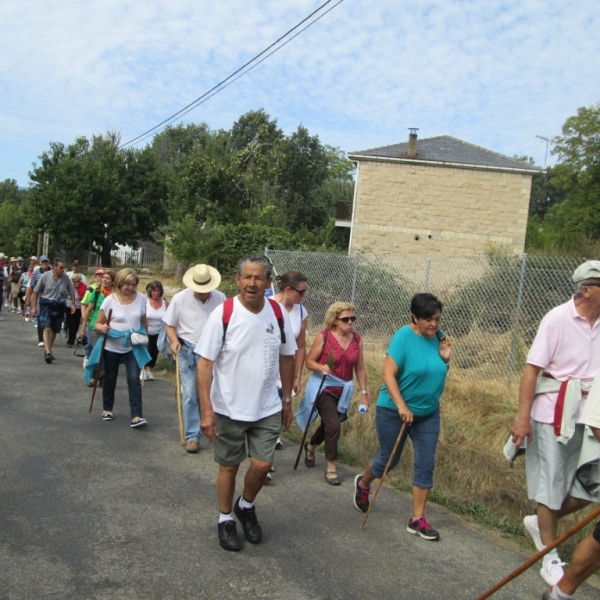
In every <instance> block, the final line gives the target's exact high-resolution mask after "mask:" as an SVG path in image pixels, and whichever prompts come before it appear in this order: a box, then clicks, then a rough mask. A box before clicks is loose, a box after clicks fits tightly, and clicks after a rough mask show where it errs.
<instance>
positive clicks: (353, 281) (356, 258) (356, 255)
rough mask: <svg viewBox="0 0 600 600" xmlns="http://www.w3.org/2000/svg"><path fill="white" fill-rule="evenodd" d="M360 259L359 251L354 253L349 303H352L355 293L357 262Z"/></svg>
mask: <svg viewBox="0 0 600 600" xmlns="http://www.w3.org/2000/svg"><path fill="white" fill-rule="evenodd" d="M359 261H360V252H357V253H356V254H355V255H354V273H353V274H352V291H351V292H350V304H354V296H355V295H356V279H357V277H358V263H359Z"/></svg>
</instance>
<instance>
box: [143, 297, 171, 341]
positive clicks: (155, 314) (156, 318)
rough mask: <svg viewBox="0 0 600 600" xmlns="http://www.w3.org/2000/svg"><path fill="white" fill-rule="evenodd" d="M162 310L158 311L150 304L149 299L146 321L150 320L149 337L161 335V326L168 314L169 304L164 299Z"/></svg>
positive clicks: (162, 299)
mask: <svg viewBox="0 0 600 600" xmlns="http://www.w3.org/2000/svg"><path fill="white" fill-rule="evenodd" d="M161 301H162V303H161V305H160V308H159V309H158V310H157V309H156V308H154V306H152V304H150V298H148V300H147V302H148V307H147V308H146V319H148V335H158V334H159V333H160V324H161V323H162V319H163V317H164V316H165V313H166V312H167V303H166V302H165V299H164V298H161Z"/></svg>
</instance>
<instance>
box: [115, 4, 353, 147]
mask: <svg viewBox="0 0 600 600" xmlns="http://www.w3.org/2000/svg"><path fill="white" fill-rule="evenodd" d="M343 1H344V0H338V1H337V2H336V4H334V5H333V6H332V7H330V8H329V9H328V10H326V11H325V12H324V13H323V14H321V15H319V16H318V17H317V18H316V19H314V20H313V21H311V22H310V23H308V24H307V25H306V26H305V27H303V28H302V29H301V30H300V31H298V32H297V33H296V34H294V35H293V36H292V37H291V38H290V39H288V40H286V41H285V42H284V43H283V44H281V45H280V46H278V47H277V48H274V46H277V45H278V44H279V43H280V42H281V41H282V40H284V39H285V38H286V37H288V36H289V35H290V33H292V32H293V31H295V30H296V29H298V28H299V27H300V26H302V25H303V24H304V23H306V21H308V20H309V19H311V18H312V17H313V16H314V15H315V14H317V13H318V12H319V11H321V10H322V9H323V8H325V6H327V5H328V4H330V3H331V2H333V0H327V1H326V2H325V3H323V4H322V5H321V6H319V7H318V8H317V9H316V10H314V11H313V12H312V13H310V14H309V15H308V16H307V17H305V18H304V19H302V20H301V21H300V22H299V23H297V24H296V25H295V26H294V27H292V28H291V29H290V30H288V31H287V32H286V33H284V34H283V35H282V36H281V37H280V38H278V39H277V40H276V41H274V42H273V43H272V44H270V45H269V46H267V47H266V48H265V49H264V50H263V51H262V52H259V53H258V54H257V55H256V56H254V57H253V58H252V59H250V60H249V61H248V62H246V63H244V64H243V65H242V66H241V67H239V68H238V69H236V70H235V71H234V72H233V73H231V75H229V76H228V77H226V78H225V79H223V80H222V81H220V82H219V83H218V84H216V85H215V86H213V87H212V88H211V89H210V90H208V91H207V92H205V93H204V94H202V95H201V96H199V97H198V98H196V99H195V100H194V101H193V102H190V103H189V104H188V105H187V106H184V107H183V108H182V109H181V110H179V111H177V112H176V113H175V114H173V115H171V116H170V117H168V118H167V119H165V120H164V121H161V122H160V123H159V124H158V125H155V126H154V127H152V128H151V129H148V130H147V131H145V132H144V133H141V134H140V135H138V136H137V137H135V138H133V139H131V140H129V141H128V142H125V143H124V144H121V145H120V146H119V147H120V148H124V147H126V146H129V145H131V144H134V143H136V142H138V143H139V142H141V141H143V140H144V139H146V138H147V137H149V136H150V135H151V134H152V133H154V132H156V131H157V130H159V129H164V127H166V125H168V124H169V123H170V122H172V121H173V120H175V119H176V118H177V117H179V116H184V115H186V114H187V113H189V112H190V111H192V110H194V109H195V108H197V107H198V106H200V105H201V104H204V102H206V101H207V100H209V99H210V98H212V97H213V96H214V95H216V94H218V93H219V92H221V91H222V90H224V89H225V88H226V87H228V86H230V85H231V84H232V83H233V82H234V81H237V80H238V79H239V78H240V77H241V76H242V75H245V74H246V73H248V72H249V71H251V70H252V69H254V67H257V66H258V65H259V64H260V63H262V62H263V61H265V60H266V59H267V58H269V56H272V55H273V54H274V53H275V52H277V51H278V50H281V48H283V47H284V46H285V45H287V44H288V43H289V42H291V41H292V40H293V39H294V38H295V37H297V36H298V35H300V34H301V33H302V32H303V31H305V30H306V29H308V28H309V27H310V26H311V25H314V24H315V23H316V22H317V21H319V20H320V19H321V18H323V17H324V16H325V15H326V14H327V13H329V12H331V11H332V10H333V9H334V8H335V7H336V6H338V5H339V4H341V3H342V2H343ZM271 48H274V49H273V50H272V51H271V52H269V50H271ZM267 52H269V53H268V54H267V55H266V56H264V57H263V58H262V59H261V60H260V61H258V62H256V64H254V65H252V66H251V67H249V65H251V64H252V63H253V62H255V61H256V60H257V59H258V58H260V57H261V56H263V54H265V53H267ZM247 67H249V68H247ZM229 80H231V81H229ZM227 82H228V83H227Z"/></svg>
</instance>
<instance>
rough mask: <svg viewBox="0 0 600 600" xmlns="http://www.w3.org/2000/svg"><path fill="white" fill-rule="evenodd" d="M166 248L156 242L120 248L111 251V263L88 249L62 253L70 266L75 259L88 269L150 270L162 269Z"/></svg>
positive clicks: (62, 256)
mask: <svg viewBox="0 0 600 600" xmlns="http://www.w3.org/2000/svg"><path fill="white" fill-rule="evenodd" d="M164 254H165V249H164V248H163V247H162V246H158V245H155V244H152V245H144V246H141V247H140V248H136V249H133V248H129V247H125V248H119V249H118V250H113V251H112V252H111V253H110V260H111V264H110V265H103V264H102V257H101V256H100V254H98V253H96V252H89V251H87V250H75V251H67V252H64V253H63V254H62V255H61V258H64V260H65V262H66V264H67V266H68V267H70V266H71V264H72V263H73V261H74V260H78V261H79V263H80V264H81V265H84V266H85V268H87V269H94V268H96V267H107V268H109V267H111V268H115V269H121V268H123V267H133V268H134V269H148V270H150V271H162V269H163V260H164Z"/></svg>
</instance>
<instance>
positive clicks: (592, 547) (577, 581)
mask: <svg viewBox="0 0 600 600" xmlns="http://www.w3.org/2000/svg"><path fill="white" fill-rule="evenodd" d="M598 569H600V523H597V524H596V528H595V530H594V532H593V533H592V534H591V535H588V536H587V537H585V538H584V539H583V540H582V541H581V542H580V543H579V545H578V546H577V548H575V552H574V553H573V558H572V559H571V564H570V565H569V566H568V567H567V568H566V569H565V574H564V576H563V578H562V579H561V580H560V581H559V582H558V588H559V589H560V591H561V592H563V593H565V594H569V595H572V594H573V593H574V592H575V590H576V589H577V588H578V587H579V586H580V585H581V584H582V583H583V582H584V581H585V580H586V579H587V578H588V577H589V576H590V575H592V574H593V573H595V572H596V571H597V570H598Z"/></svg>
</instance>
